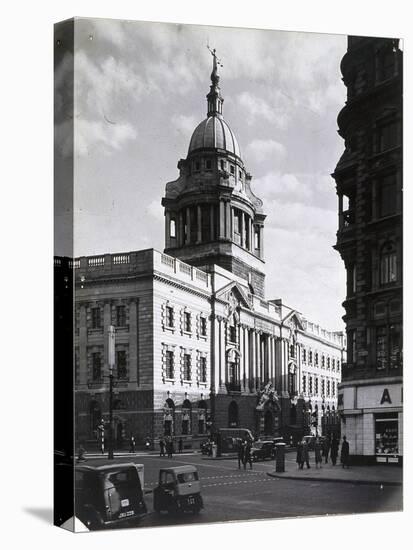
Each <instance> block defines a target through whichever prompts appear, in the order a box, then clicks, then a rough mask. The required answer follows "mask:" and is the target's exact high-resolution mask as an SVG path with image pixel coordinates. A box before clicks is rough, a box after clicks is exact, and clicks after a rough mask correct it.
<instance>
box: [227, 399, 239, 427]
mask: <svg viewBox="0 0 413 550" xmlns="http://www.w3.org/2000/svg"><path fill="white" fill-rule="evenodd" d="M238 422H239V419H238V405H237V403H236V402H235V401H231V403H230V404H229V407H228V426H229V427H230V428H237V427H238Z"/></svg>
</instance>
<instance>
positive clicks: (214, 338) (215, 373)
mask: <svg viewBox="0 0 413 550" xmlns="http://www.w3.org/2000/svg"><path fill="white" fill-rule="evenodd" d="M219 328H220V322H219V321H218V319H217V318H216V316H215V317H214V319H213V321H212V335H211V344H212V352H211V391H213V392H214V393H216V392H217V391H218V389H219V364H220V349H221V348H220V330H219Z"/></svg>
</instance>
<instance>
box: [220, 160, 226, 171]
mask: <svg viewBox="0 0 413 550" xmlns="http://www.w3.org/2000/svg"><path fill="white" fill-rule="evenodd" d="M220 166H221V170H225V160H221V161H220Z"/></svg>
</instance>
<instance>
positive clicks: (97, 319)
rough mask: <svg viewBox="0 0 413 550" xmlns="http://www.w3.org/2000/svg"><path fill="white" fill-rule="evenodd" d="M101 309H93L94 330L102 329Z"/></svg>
mask: <svg viewBox="0 0 413 550" xmlns="http://www.w3.org/2000/svg"><path fill="white" fill-rule="evenodd" d="M101 326H102V325H101V315H100V307H93V308H92V328H101Z"/></svg>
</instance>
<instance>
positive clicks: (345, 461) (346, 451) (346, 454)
mask: <svg viewBox="0 0 413 550" xmlns="http://www.w3.org/2000/svg"><path fill="white" fill-rule="evenodd" d="M349 458H350V445H349V444H348V441H347V438H346V436H345V435H343V443H342V444H341V455H340V460H341V464H342V466H343V468H344V467H345V466H347V468H349Z"/></svg>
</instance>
